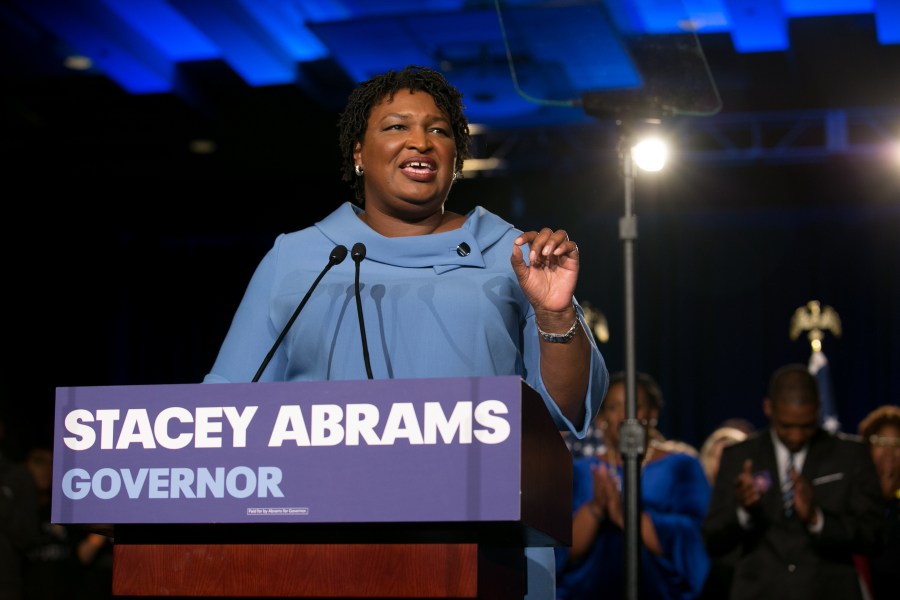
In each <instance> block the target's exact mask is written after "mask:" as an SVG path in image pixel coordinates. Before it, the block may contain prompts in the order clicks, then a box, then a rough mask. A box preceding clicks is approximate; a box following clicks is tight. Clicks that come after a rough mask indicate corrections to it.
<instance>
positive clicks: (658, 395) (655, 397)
mask: <svg viewBox="0 0 900 600" xmlns="http://www.w3.org/2000/svg"><path fill="white" fill-rule="evenodd" d="M625 379H626V373H625V371H617V372H615V373H612V374H610V376H609V387H612V386H613V384H616V383H622V384H624V383H625ZM634 380H635V383H636V384H637V385H638V387H640V388H643V390H644V393H645V394H647V404H648V408H651V409H654V410H656V411H659V412H661V411H662V408H663V404H664V402H663V394H662V390H661V389H660V387H659V384H658V383H656V380H655V379H654V378H653V377H652V376H651V375H650V374H648V373H644V372H643V371H637V372H635V374H634Z"/></svg>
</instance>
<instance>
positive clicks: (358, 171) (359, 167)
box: [353, 165, 366, 177]
mask: <svg viewBox="0 0 900 600" xmlns="http://www.w3.org/2000/svg"><path fill="white" fill-rule="evenodd" d="M353 172H354V173H356V176H357V177H362V174H363V173H365V172H366V170H365V169H364V168H363V166H362V165H356V166H355V167H353Z"/></svg>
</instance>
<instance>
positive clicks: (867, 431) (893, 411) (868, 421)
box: [859, 404, 900, 442]
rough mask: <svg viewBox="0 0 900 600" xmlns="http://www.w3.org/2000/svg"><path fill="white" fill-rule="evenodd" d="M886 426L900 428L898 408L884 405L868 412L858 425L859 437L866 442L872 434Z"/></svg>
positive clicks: (899, 409) (899, 407) (899, 411)
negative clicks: (890, 425)
mask: <svg viewBox="0 0 900 600" xmlns="http://www.w3.org/2000/svg"><path fill="white" fill-rule="evenodd" d="M888 424H892V425H895V426H897V427H900V406H894V405H892V404H885V405H883V406H879V407H878V408H876V409H875V410H873V411H872V412H870V413H869V414H868V415H866V417H865V418H864V419H863V420H862V421H860V423H859V435H861V436H862V438H863V439H864V440H865V441H867V442H868V441H869V438H870V437H871V436H872V435H873V434H874V433H876V432H877V431H878V430H879V429H881V428H882V427H884V426H885V425H888Z"/></svg>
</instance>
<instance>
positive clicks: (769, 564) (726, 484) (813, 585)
mask: <svg viewBox="0 0 900 600" xmlns="http://www.w3.org/2000/svg"><path fill="white" fill-rule="evenodd" d="M748 458H749V459H750V460H752V461H753V472H754V473H755V474H759V475H760V480H761V481H766V480H768V481H769V482H770V483H769V486H768V490H767V491H766V492H765V493H764V494H763V496H762V500H761V502H760V505H759V506H757V507H755V510H754V511H752V512H751V514H752V515H753V518H752V525H751V526H750V528H749V529H744V528H742V527H741V525H740V523H739V521H738V516H737V500H736V498H735V493H734V481H735V479H736V478H737V476H738V474H739V473H740V471H741V470H742V469H743V466H744V461H745V460H746V459H748ZM802 475H803V477H806V478H807V479H809V480H810V481H811V483H812V486H813V503H814V504H815V505H816V506H818V507H819V508H820V509H821V510H822V513H823V516H824V526H823V529H822V531H821V532H820V533H819V534H812V533H810V532H809V531H808V529H807V528H806V526H805V525H804V524H802V523H801V522H800V521H799V520H798V519H797V517H796V516H793V517H787V516H785V514H784V509H783V506H782V501H781V490H780V487H779V478H778V466H777V462H776V459H775V447H774V444H773V443H772V439H771V437H770V433H769V430H768V429H766V430H763V431H760V432H758V433H757V434H755V435H753V436H751V437H750V438H748V439H747V440H745V441H744V442H741V443H738V444H734V445H732V446H729V447H727V448H725V450H724V451H723V453H722V458H721V462H720V465H719V473H718V476H717V477H716V481H715V485H714V488H713V495H712V498H711V500H710V506H709V511H708V513H707V517H706V520H705V522H704V525H703V535H704V540H705V542H706V545H707V550H708V551H709V553H710V555H711V556H713V557H715V556H722V555H725V554H727V553H728V552H729V551H731V550H732V549H734V548H738V550H737V558H736V561H737V562H736V565H735V573H734V580H733V582H732V586H731V594H730V598H731V599H732V600H742V599H754V600H758V599H762V600H779V599H781V598H785V599H788V598H790V599H791V600H802V599H804V598H810V599H812V598H815V599H817V600H827V599H830V598H833V599H834V600H852V599H859V598H862V594H861V592H860V586H859V578H858V575H857V572H856V569H855V568H854V565H853V558H852V555H853V554H854V553H860V554H869V553H872V552H874V551H876V550H877V549H878V548H879V547H880V544H881V540H882V535H883V529H884V526H885V520H884V516H883V515H884V513H883V510H882V502H881V498H880V494H881V492H880V489H879V485H878V478H877V475H876V472H875V465H874V464H873V462H872V458H871V455H870V454H869V450H868V448H867V447H866V446H865V445H864V444H863V443H862V442H861V441H859V440H857V439H852V438H849V437H846V436H843V435H840V434H839V435H831V434H829V433H827V432H826V431H824V430H820V431H819V432H817V433H816V434H815V435H814V436H813V438H812V440H811V441H810V446H809V451H808V452H807V455H806V461H805V462H804V465H803V472H802Z"/></svg>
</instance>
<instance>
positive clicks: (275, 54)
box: [169, 0, 296, 86]
mask: <svg viewBox="0 0 900 600" xmlns="http://www.w3.org/2000/svg"><path fill="white" fill-rule="evenodd" d="M169 2H170V4H171V5H172V6H173V7H175V8H176V9H177V10H178V11H180V12H181V13H182V14H183V15H184V16H185V17H186V18H187V19H188V20H190V21H191V23H193V24H194V26H195V27H196V28H197V29H199V30H200V31H202V32H203V33H204V34H205V35H206V36H207V37H208V38H209V39H211V40H212V41H213V42H214V43H215V44H216V45H217V46H218V47H219V49H220V51H221V54H222V58H223V59H224V61H225V62H226V63H227V64H228V66H229V67H231V68H232V69H233V70H234V72H235V73H237V74H238V75H239V76H240V77H241V78H242V79H243V80H244V81H246V82H247V83H248V84H249V85H251V86H268V85H282V84H289V83H294V81H295V78H296V64H295V61H294V60H293V58H292V57H291V55H290V53H289V52H288V51H287V50H286V49H285V48H283V47H282V46H281V45H280V44H279V43H278V40H276V39H275V38H273V37H272V36H270V35H269V33H268V32H267V31H266V30H265V28H264V27H263V26H262V25H261V24H260V23H259V22H257V21H256V20H255V19H254V18H253V17H252V16H251V15H249V14H248V13H247V12H246V11H245V10H244V6H243V4H241V3H240V2H237V1H236V0H221V1H218V2H209V1H204V0H169Z"/></svg>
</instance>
